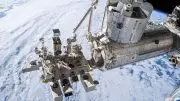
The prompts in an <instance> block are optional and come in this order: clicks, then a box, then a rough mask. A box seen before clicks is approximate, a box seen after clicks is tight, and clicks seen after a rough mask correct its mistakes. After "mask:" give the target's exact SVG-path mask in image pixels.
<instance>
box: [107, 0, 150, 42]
mask: <svg viewBox="0 0 180 101" xmlns="http://www.w3.org/2000/svg"><path fill="white" fill-rule="evenodd" d="M152 10H153V6H152V5H151V4H149V3H147V2H142V1H140V0H138V1H134V0H129V1H127V0H110V2H109V6H108V9H107V34H108V37H109V38H110V39H111V40H113V41H115V42H118V43H137V42H138V41H139V40H140V39H141V37H142V35H143V32H144V30H145V28H146V25H147V24H148V20H149V18H150V15H151V13H152Z"/></svg>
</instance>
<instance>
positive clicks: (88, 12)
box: [73, 0, 98, 35]
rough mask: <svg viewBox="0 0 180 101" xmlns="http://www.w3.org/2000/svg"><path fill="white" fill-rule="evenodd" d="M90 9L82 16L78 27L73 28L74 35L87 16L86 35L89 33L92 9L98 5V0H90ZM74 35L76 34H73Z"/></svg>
mask: <svg viewBox="0 0 180 101" xmlns="http://www.w3.org/2000/svg"><path fill="white" fill-rule="evenodd" d="M91 1H92V3H91V7H90V8H89V9H88V10H87V12H86V13H85V15H84V16H83V18H82V19H81V20H80V22H79V23H78V25H77V26H76V27H75V28H74V30H73V34H75V33H76V31H77V30H78V28H79V27H80V26H81V24H82V23H83V21H84V20H85V19H86V18H87V16H88V15H89V14H90V15H89V23H88V33H90V32H91V23H92V15H93V9H95V8H96V5H97V3H98V0H91ZM75 35H76V34H75Z"/></svg>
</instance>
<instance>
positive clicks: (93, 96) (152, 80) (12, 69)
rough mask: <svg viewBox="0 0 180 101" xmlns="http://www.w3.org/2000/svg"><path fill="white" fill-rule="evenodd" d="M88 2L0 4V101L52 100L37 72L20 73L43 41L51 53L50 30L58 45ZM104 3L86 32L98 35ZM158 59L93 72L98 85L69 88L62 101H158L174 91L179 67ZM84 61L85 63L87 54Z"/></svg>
mask: <svg viewBox="0 0 180 101" xmlns="http://www.w3.org/2000/svg"><path fill="white" fill-rule="evenodd" d="M90 2H91V0H53V1H52V0H0V101H52V95H51V91H50V88H49V86H48V85H47V84H45V83H42V81H41V80H40V75H41V72H40V71H34V72H31V73H26V74H23V73H21V69H22V68H23V67H28V62H29V61H30V60H33V59H37V57H36V55H35V53H34V48H35V47H36V46H37V45H38V44H39V38H41V37H44V38H45V41H46V43H45V44H46V45H47V46H48V47H49V49H52V45H51V37H52V29H54V28H59V29H60V30H61V39H62V41H63V44H65V40H66V39H67V38H68V37H70V36H71V35H72V30H73V28H74V27H75V26H76V25H77V23H78V22H79V21H80V19H81V18H82V16H83V15H84V14H85V12H86V11H87V9H88V7H90ZM105 4H106V2H105V0H100V1H99V4H98V6H97V9H96V10H95V11H94V15H93V23H92V24H93V27H92V29H93V30H92V32H94V33H96V32H98V31H100V26H101V21H102V17H103V12H104V7H105ZM166 15H167V14H165V13H163V12H160V11H157V10H154V11H153V13H152V16H151V21H153V22H156V23H162V22H163V21H164V20H165V19H166ZM86 31H87V21H85V22H84V23H83V25H82V26H81V27H80V29H79V30H78V32H77V34H78V40H79V41H78V42H79V43H80V44H82V45H83V53H84V54H87V53H88V52H89V51H88V48H89V47H87V41H86V40H85V35H84V34H85V32H86ZM168 55H169V53H167V54H164V55H161V56H158V57H154V58H151V59H147V60H143V61H140V62H137V63H133V64H129V65H125V66H122V67H118V68H115V69H112V70H108V71H100V70H94V71H93V78H94V79H95V80H98V81H99V85H97V87H96V90H95V91H91V92H85V90H84V88H83V86H82V84H81V83H80V82H77V83H74V84H73V89H74V92H73V96H70V97H67V98H65V99H64V101H164V100H165V98H166V97H167V96H168V95H169V94H170V93H171V92H172V91H173V90H174V89H175V88H177V87H179V86H180V68H173V66H172V65H171V64H170V63H169V62H168ZM86 58H89V56H88V55H87V56H86Z"/></svg>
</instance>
